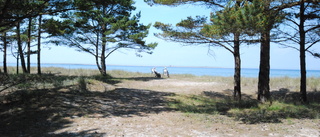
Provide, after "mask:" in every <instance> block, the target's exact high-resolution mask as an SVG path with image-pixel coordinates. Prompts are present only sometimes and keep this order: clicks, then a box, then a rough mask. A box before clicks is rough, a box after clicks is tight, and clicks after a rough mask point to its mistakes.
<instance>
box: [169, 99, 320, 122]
mask: <svg viewBox="0 0 320 137" xmlns="http://www.w3.org/2000/svg"><path fill="white" fill-rule="evenodd" d="M214 94H216V95H213V96H210V97H208V96H207V95H204V94H202V95H176V96H173V97H171V98H170V100H171V101H170V102H169V103H168V105H169V107H171V108H174V109H175V110H178V111H181V112H184V113H195V114H209V115H217V114H219V115H227V116H229V117H232V118H234V119H235V120H239V121H242V122H244V123H248V124H255V123H279V122H281V119H290V118H296V119H304V118H309V119H319V118H320V104H319V103H318V102H312V103H311V104H308V105H302V104H295V103H294V102H290V103H286V102H281V101H277V100H276V101H273V103H272V105H270V104H260V103H258V101H256V100H254V99H246V100H243V101H241V102H238V101H233V100H232V99H230V97H227V96H223V95H218V94H217V93H214ZM319 98H320V96H318V99H319Z"/></svg>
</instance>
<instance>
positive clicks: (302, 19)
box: [299, 0, 307, 103]
mask: <svg viewBox="0 0 320 137" xmlns="http://www.w3.org/2000/svg"><path fill="white" fill-rule="evenodd" d="M304 11H305V7H304V0H302V1H301V4H300V24H299V33H300V74H301V78H300V94H301V96H300V101H301V102H303V103H306V102H307V86H306V85H307V76H306V75H307V74H306V73H307V71H306V50H305V38H306V32H305V30H304V22H305V16H304Z"/></svg>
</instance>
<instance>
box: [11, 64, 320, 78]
mask: <svg viewBox="0 0 320 137" xmlns="http://www.w3.org/2000/svg"><path fill="white" fill-rule="evenodd" d="M8 66H15V64H14V63H8ZM31 66H36V64H31ZM41 67H61V68H65V69H97V66H96V65H91V64H46V63H44V64H41ZM166 67H167V69H168V71H169V73H170V74H171V75H172V74H191V75H195V76H222V77H230V76H233V75H234V69H233V68H215V67H176V66H166ZM152 68H154V66H125V65H108V66H107V70H123V71H129V72H141V73H151V69H152ZM155 68H156V71H157V72H160V73H162V72H163V69H164V67H162V66H156V67H155ZM258 74H259V69H257V68H242V69H241V76H242V77H253V78H257V77H258ZM270 77H292V78H298V77H300V70H295V69H270ZM307 77H320V70H307Z"/></svg>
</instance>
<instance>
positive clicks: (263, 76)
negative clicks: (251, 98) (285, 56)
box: [258, 30, 271, 103]
mask: <svg viewBox="0 0 320 137" xmlns="http://www.w3.org/2000/svg"><path fill="white" fill-rule="evenodd" d="M260 46H261V47H260V66H259V81H258V100H259V101H261V102H263V103H264V102H266V101H268V100H269V101H271V98H270V87H269V82H270V30H269V31H266V32H263V34H262V36H261V45H260Z"/></svg>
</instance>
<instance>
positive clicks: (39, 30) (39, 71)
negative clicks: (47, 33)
mask: <svg viewBox="0 0 320 137" xmlns="http://www.w3.org/2000/svg"><path fill="white" fill-rule="evenodd" d="M41 22H42V15H39V26H38V47H37V48H38V49H37V51H38V52H37V70H38V75H41V62H40V59H41V58H40V57H41Z"/></svg>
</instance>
